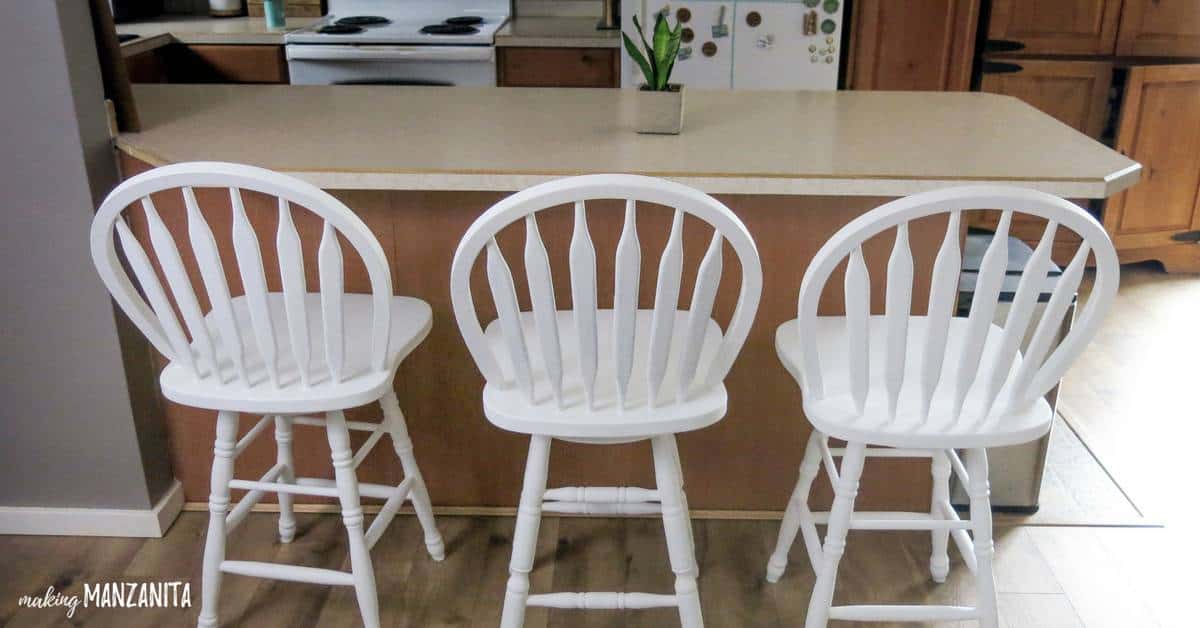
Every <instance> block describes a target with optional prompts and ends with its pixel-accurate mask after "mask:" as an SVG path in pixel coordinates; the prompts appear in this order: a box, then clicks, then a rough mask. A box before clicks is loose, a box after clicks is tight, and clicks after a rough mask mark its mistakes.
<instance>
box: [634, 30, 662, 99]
mask: <svg viewBox="0 0 1200 628" xmlns="http://www.w3.org/2000/svg"><path fill="white" fill-rule="evenodd" d="M633 26H634V27H635V28H637V34H638V37H639V38H641V40H642V48H644V49H645V50H646V58H648V59H649V64H650V74H647V75H646V84H647V85H649V86H650V89H654V86H655V85H657V84H658V79H657V78H656V77H657V76H658V64H657V63H656V62H655V59H654V48H653V47H652V46H651V45H650V42H648V41H646V29H644V28H642V23H641V22H639V21H638V17H637V14H634V16H633Z"/></svg>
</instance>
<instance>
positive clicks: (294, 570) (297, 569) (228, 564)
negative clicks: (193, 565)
mask: <svg viewBox="0 0 1200 628" xmlns="http://www.w3.org/2000/svg"><path fill="white" fill-rule="evenodd" d="M221 571H223V572H225V573H231V574H237V575H239V576H250V577H252V578H271V579H273V580H288V581H290V582H307V583H310V584H324V585H336V586H348V587H352V586H354V574H352V573H349V572H345V571H338V570H337V569H320V568H317V567H302V566H300V565H284V564H282V563H265V562H256V561H248V560H225V561H221Z"/></svg>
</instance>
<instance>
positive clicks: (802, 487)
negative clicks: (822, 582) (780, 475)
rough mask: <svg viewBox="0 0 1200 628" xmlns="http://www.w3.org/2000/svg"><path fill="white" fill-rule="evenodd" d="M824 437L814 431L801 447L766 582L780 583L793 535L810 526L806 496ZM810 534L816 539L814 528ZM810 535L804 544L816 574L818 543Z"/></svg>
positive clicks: (819, 463) (793, 540)
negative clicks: (792, 485) (794, 478)
mask: <svg viewBox="0 0 1200 628" xmlns="http://www.w3.org/2000/svg"><path fill="white" fill-rule="evenodd" d="M822 438H824V435H822V434H821V433H820V432H818V431H816V430H813V433H812V435H810V436H809V437H808V445H807V446H806V447H805V448H804V459H803V460H802V461H801V462H800V479H799V480H797V481H796V488H795V489H793V490H792V497H791V499H789V500H788V505H787V510H786V511H784V513H783V523H781V524H780V525H779V538H778V539H777V540H776V541H775V552H774V553H773V554H771V559H770V560H768V561H767V582H779V579H780V578H782V577H783V572H784V570H785V569H787V564H788V552H790V551H791V549H792V544H793V543H795V542H796V533H798V532H799V531H800V527H801V526H806V527H808V526H813V523H812V515H811V514H810V513H809V512H808V495H809V493H811V492H812V484H813V480H814V479H816V477H817V472H818V471H819V470H820V468H821V439H822ZM813 530H814V532H813V535H814V536H815V527H813ZM808 536H809V532H807V531H806V532H805V539H804V544H805V547H806V548H807V549H808V550H809V561H810V562H811V563H812V568H813V570H814V571H816V570H817V569H818V568H819V564H818V561H817V557H818V556H819V555H820V554H819V553H818V552H815V551H813V550H814V549H816V547H815V543H817V542H819V541H817V540H816V539H815V538H813V539H810V538H808ZM810 542H811V543H814V547H808V545H809V543H810Z"/></svg>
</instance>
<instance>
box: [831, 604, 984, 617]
mask: <svg viewBox="0 0 1200 628" xmlns="http://www.w3.org/2000/svg"><path fill="white" fill-rule="evenodd" d="M829 618H830V619H840V620H842V621H962V620H968V619H978V618H979V609H977V608H974V607H971V606H919V605H887V604H859V605H854V606H832V607H830V608H829Z"/></svg>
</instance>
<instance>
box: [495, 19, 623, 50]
mask: <svg viewBox="0 0 1200 628" xmlns="http://www.w3.org/2000/svg"><path fill="white" fill-rule="evenodd" d="M597 22H598V20H597V19H596V18H594V17H540V16H537V17H521V16H517V17H514V18H512V19H510V20H509V21H508V23H507V24H505V25H504V26H502V27H500V30H499V31H498V32H497V33H496V46H498V47H501V48H504V47H510V46H511V47H516V46H523V47H533V48H620V47H621V31H618V30H605V31H602V30H598V29H597V28H596V24H597Z"/></svg>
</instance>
